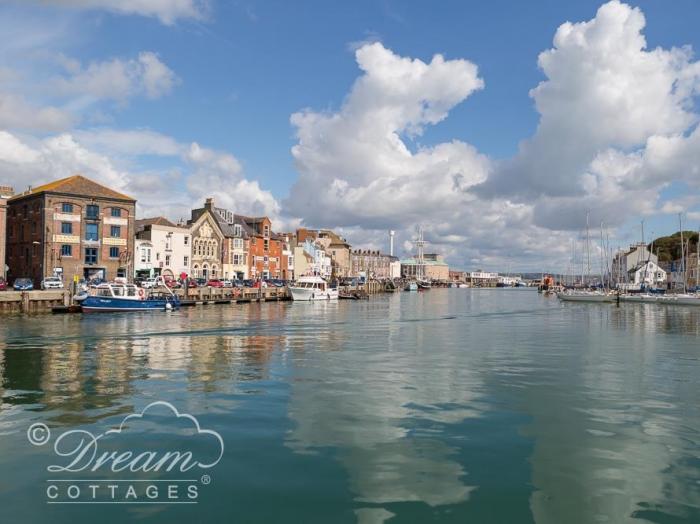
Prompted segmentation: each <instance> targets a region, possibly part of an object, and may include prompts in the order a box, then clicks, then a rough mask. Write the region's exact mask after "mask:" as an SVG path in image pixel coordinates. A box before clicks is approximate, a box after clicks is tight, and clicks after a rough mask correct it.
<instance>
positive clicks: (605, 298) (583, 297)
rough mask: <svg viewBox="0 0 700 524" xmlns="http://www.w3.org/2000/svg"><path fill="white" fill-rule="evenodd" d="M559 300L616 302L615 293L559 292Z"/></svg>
mask: <svg viewBox="0 0 700 524" xmlns="http://www.w3.org/2000/svg"><path fill="white" fill-rule="evenodd" d="M557 297H559V300H563V301H565V302H599V303H609V302H614V301H615V297H614V296H613V295H603V294H600V295H598V294H595V293H590V294H588V293H582V294H571V293H557Z"/></svg>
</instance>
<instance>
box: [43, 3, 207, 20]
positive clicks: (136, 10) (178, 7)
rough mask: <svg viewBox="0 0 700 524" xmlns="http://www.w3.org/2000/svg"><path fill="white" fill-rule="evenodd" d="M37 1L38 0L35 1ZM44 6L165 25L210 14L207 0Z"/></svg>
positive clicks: (201, 17)
mask: <svg viewBox="0 0 700 524" xmlns="http://www.w3.org/2000/svg"><path fill="white" fill-rule="evenodd" d="M35 1H36V0H35ZM39 1H40V2H41V3H43V4H49V5H55V6H61V7H73V8H80V9H100V10H105V11H111V12H113V13H117V14H122V15H140V16H148V17H154V18H158V20H160V21H161V23H163V24H165V25H172V24H174V23H175V22H177V21H178V20H181V19H194V20H202V19H203V18H205V16H206V14H207V12H208V2H207V1H206V0H39Z"/></svg>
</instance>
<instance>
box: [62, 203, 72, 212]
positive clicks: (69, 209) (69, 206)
mask: <svg viewBox="0 0 700 524" xmlns="http://www.w3.org/2000/svg"><path fill="white" fill-rule="evenodd" d="M61 211H62V212H63V213H72V212H73V204H69V203H68V202H63V204H61Z"/></svg>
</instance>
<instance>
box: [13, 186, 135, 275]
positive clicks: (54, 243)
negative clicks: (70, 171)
mask: <svg viewBox="0 0 700 524" xmlns="http://www.w3.org/2000/svg"><path fill="white" fill-rule="evenodd" d="M135 207H136V200H135V199H133V198H131V197H129V196H127V195H124V194H122V193H119V192H117V191H115V190H113V189H110V188H108V187H105V186H103V185H101V184H98V183H97V182H94V181H93V180H90V179H88V178H85V177H83V176H81V175H75V176H71V177H68V178H64V179H61V180H56V181H54V182H50V183H48V184H45V185H42V186H39V187H36V188H29V189H28V190H27V191H25V192H23V193H20V194H18V195H16V196H14V197H12V198H10V199H9V200H8V201H7V260H8V266H9V276H10V277H11V278H13V279H14V278H18V277H28V278H31V279H33V280H34V285H35V286H38V285H39V284H40V282H41V280H42V279H43V278H44V277H47V276H53V275H57V276H60V277H62V278H63V279H64V281H66V283H67V281H68V280H72V279H73V278H74V277H78V278H83V277H84V278H87V279H92V278H101V279H106V280H112V279H114V278H115V277H127V276H130V275H132V274H133V258H134V257H133V251H134V237H135V226H134V212H135Z"/></svg>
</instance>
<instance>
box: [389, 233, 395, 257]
mask: <svg viewBox="0 0 700 524" xmlns="http://www.w3.org/2000/svg"><path fill="white" fill-rule="evenodd" d="M395 234H396V231H394V230H393V229H391V230H390V231H389V255H391V256H392V257H393V256H394V235H395Z"/></svg>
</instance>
